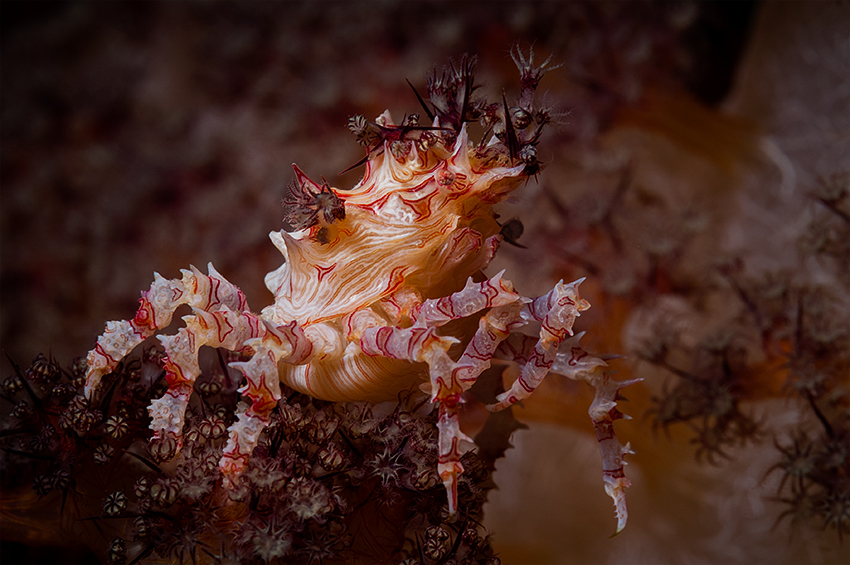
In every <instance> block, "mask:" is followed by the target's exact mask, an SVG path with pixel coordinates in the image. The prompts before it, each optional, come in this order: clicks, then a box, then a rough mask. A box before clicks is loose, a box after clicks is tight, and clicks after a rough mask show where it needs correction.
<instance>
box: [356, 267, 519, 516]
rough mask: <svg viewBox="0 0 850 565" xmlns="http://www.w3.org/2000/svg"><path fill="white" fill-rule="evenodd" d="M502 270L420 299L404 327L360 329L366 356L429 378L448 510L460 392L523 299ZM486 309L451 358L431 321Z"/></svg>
mask: <svg viewBox="0 0 850 565" xmlns="http://www.w3.org/2000/svg"><path fill="white" fill-rule="evenodd" d="M501 276H502V273H499V274H498V275H496V276H495V277H493V278H492V279H490V280H487V281H484V282H482V283H473V282H472V281H471V280H470V281H469V282H468V283H467V285H466V287H465V288H464V289H463V290H462V291H460V292H456V293H454V294H452V295H451V296H448V297H445V298H441V299H439V300H426V301H425V302H424V303H423V304H422V306H421V307H420V309H419V312H418V314H417V316H416V323H415V324H414V326H413V327H410V328H397V327H392V326H384V327H376V328H369V329H367V330H365V331H364V332H363V337H362V338H361V340H360V347H361V349H362V350H363V352H364V353H366V354H368V355H381V356H384V357H390V358H394V359H405V360H409V361H416V362H425V363H427V364H428V367H429V372H430V380H431V400H432V402H437V403H438V404H439V419H438V422H437V427H438V429H439V432H440V433H439V440H438V449H439V461H438V466H437V471H438V473H439V474H440V478H441V479H442V481H443V484H444V485H445V487H446V490H447V491H448V501H449V513H450V514H452V515H454V514H455V512H456V510H457V477H458V475H460V474H461V473H462V472H463V465H462V464H461V463H460V455H461V453H460V442H461V440H469V438H468V437H466V436H465V435H464V434H463V432H461V430H460V425H459V423H458V406H459V404H460V403H461V395H462V394H463V392H464V391H465V390H467V389H468V388H469V387H470V386H472V384H473V383H474V382H475V380H476V379H477V378H478V376H479V375H480V374H481V372H482V371H484V370H485V369H486V368H487V367H489V366H490V359H491V358H492V356H493V353H494V352H495V351H496V348H497V347H498V345H499V342H501V341H502V340H503V339H505V338H506V337H507V336H508V335H509V334H510V332H511V330H512V329H513V328H514V327H516V326H517V325H521V324H523V323H524V321H523V320H522V317H521V315H520V312H521V309H522V304H523V299H522V297H520V296H519V295H518V294H516V293H515V292H514V291H513V287H512V285H511V284H510V282H508V281H503V280H502V278H501ZM485 308H490V311H489V312H487V314H486V315H485V316H484V317H483V318H482V319H481V321H480V322H479V327H478V330H477V331H476V333H475V335H474V336H473V338H472V340H471V341H470V342H469V344H468V345H467V347H466V350H465V351H464V353H463V354H462V355H461V357H460V358H459V359H458V360H457V361H453V360H452V359H451V357H449V355H448V353H447V352H448V349H449V348H450V347H451V346H452V345H453V344H454V343H456V342H457V340H455V339H454V338H451V337H446V336H440V335H438V334H437V333H436V330H435V329H434V326H441V325H443V324H445V323H447V322H449V321H450V320H455V319H459V318H464V317H466V316H470V315H472V314H474V313H476V312H479V311H481V310H484V309H485Z"/></svg>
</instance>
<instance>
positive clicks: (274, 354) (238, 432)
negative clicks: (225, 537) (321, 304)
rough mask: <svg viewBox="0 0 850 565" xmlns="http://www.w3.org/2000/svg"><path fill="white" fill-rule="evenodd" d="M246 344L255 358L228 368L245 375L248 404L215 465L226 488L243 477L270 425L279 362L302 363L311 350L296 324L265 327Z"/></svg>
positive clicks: (276, 398)
mask: <svg viewBox="0 0 850 565" xmlns="http://www.w3.org/2000/svg"><path fill="white" fill-rule="evenodd" d="M245 345H246V346H248V347H251V348H253V349H254V350H255V351H256V352H255V353H254V356H253V357H252V358H251V360H250V361H245V362H236V363H230V366H231V367H235V368H237V369H239V370H241V371H242V372H243V373H244V374H245V377H246V381H247V382H246V384H245V385H244V386H243V387H242V388H240V389H239V392H240V393H242V395H243V396H244V397H245V398H247V399H248V400H249V401H250V404H248V405H244V404H243V405H242V406H240V408H239V410H238V412H237V418H236V422H234V423H233V425H232V426H230V428H229V436H228V439H227V445H226V446H225V447H224V451H223V454H222V457H221V461H219V464H218V465H219V468H220V469H221V472H222V475H223V476H224V484H225V486H228V485H231V484H232V483H234V482H235V481H236V479H237V478H238V477H239V475H241V474H242V471H243V470H244V468H245V466H246V465H247V464H248V459H249V458H250V456H251V453H252V452H253V451H254V448H255V447H256V446H257V443H258V442H259V439H260V433H262V431H263V430H264V429H265V428H266V426H268V424H269V416H270V414H271V411H272V410H273V409H274V408H275V406H277V403H278V401H279V400H280V398H281V393H280V378H279V376H278V369H277V364H278V362H279V361H281V360H283V361H286V362H287V363H302V362H304V361H305V360H307V359H308V358H309V357H310V355H311V353H312V350H313V347H312V345H311V343H310V341H309V339H308V338H307V337H306V336H305V335H304V332H303V330H302V329H301V327H299V326H298V325H297V324H296V323H295V322H290V323H289V324H288V325H285V326H278V327H274V326H272V325H271V324H267V325H266V331H265V332H264V335H263V336H262V337H256V338H253V339H249V340H247V342H246V343H245Z"/></svg>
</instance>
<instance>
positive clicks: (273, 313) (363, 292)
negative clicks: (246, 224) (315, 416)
mask: <svg viewBox="0 0 850 565" xmlns="http://www.w3.org/2000/svg"><path fill="white" fill-rule="evenodd" d="M409 147H410V150H409V152H408V153H407V154H406V155H404V156H402V158H401V159H397V158H396V157H394V156H393V155H392V154H391V153H390V151H385V152H383V153H382V154H381V155H380V156H378V157H377V158H376V159H375V160H373V161H369V162H367V164H366V173H365V175H364V177H363V180H362V181H361V182H360V183H359V184H358V185H357V186H355V187H354V188H353V189H351V190H348V191H343V190H338V189H331V190H333V191H334V193H335V194H336V195H337V196H338V197H339V198H340V199H341V200H342V202H343V203H344V206H345V217H344V218H343V219H341V220H337V221H334V222H332V223H330V224H328V223H326V222H320V223H319V224H316V225H314V226H312V227H310V228H307V229H303V230H300V231H297V232H294V233H291V234H290V233H286V232H285V231H281V232H272V233H271V234H270V235H271V239H272V241H273V242H274V244H275V245H276V246H277V247H278V249H280V251H281V253H282V254H283V256H284V259H285V262H284V264H283V265H282V266H281V267H280V268H279V269H277V270H276V271H273V272H271V273H269V274H268V275H267V276H266V285H267V286H268V288H269V290H271V291H272V292H273V293H274V295H275V304H274V305H273V306H270V307H269V308H266V309H265V310H263V313H262V315H263V317H264V318H266V319H270V320H273V321H274V322H275V323H278V324H284V323H288V322H291V321H293V320H294V321H296V322H297V323H298V324H299V325H300V326H301V327H303V328H305V331H306V332H307V333H308V334H309V335H310V336H311V337H313V338H314V340H315V339H320V340H322V341H323V344H324V345H325V347H326V351H325V352H324V354H323V355H321V356H320V357H318V358H314V359H313V360H312V361H311V362H310V363H308V364H303V365H292V364H281V373H280V375H281V380H282V381H283V382H284V383H286V384H287V385H289V386H290V387H292V388H294V389H296V390H299V391H300V392H304V393H306V394H310V395H311V396H314V397H317V398H321V399H323V400H332V401H359V400H369V401H380V400H392V399H395V398H396V397H397V394H398V392H400V391H401V390H404V389H406V388H409V387H410V386H411V385H412V384H413V383H415V382H417V381H423V380H425V379H427V374H428V372H427V367H426V366H425V365H424V364H413V365H412V364H411V363H410V362H405V361H400V360H396V359H389V358H386V357H376V356H370V355H364V354H363V353H362V352H361V351H360V348H359V347H358V345H357V338H358V337H359V334H360V333H361V332H362V330H363V328H364V327H369V326H371V327H375V326H379V325H388V324H393V325H399V324H405V323H406V325H410V318H411V316H412V315H413V314H414V312H412V311H411V309H415V308H416V307H417V305H418V303H420V302H421V300H422V299H428V298H435V297H440V296H446V295H448V294H451V292H453V291H456V290H458V289H459V288H460V287H461V286H462V284H463V281H465V280H466V278H467V277H468V276H470V275H472V274H474V273H475V272H477V271H478V270H480V269H482V268H484V267H486V266H487V264H488V263H489V262H490V259H491V258H492V256H493V253H494V252H495V251H496V247H497V246H498V243H499V241H500V240H501V237H500V236H498V235H496V234H497V233H498V230H499V225H498V224H497V223H496V222H495V219H494V217H493V212H492V209H491V203H492V202H493V201H498V200H500V199H501V198H502V197H503V196H504V194H506V193H507V192H509V191H510V190H513V189H514V188H515V187H516V186H517V185H518V184H519V182H520V181H521V180H522V178H524V177H523V176H522V169H523V167H522V166H517V167H495V168H494V167H481V169H480V170H477V169H476V166H475V164H476V163H475V161H476V159H475V155H470V151H469V148H468V142H467V136H466V130H465V128H464V130H463V131H462V132H461V134H460V135H459V136H458V137H457V140H456V142H455V145H454V151H449V150H447V149H446V148H445V147H444V146H442V145H436V146H435V147H432V148H430V149H429V150H427V151H421V150H419V149H417V147H416V145H415V144H412V143H411V144H409ZM296 175H297V176H298V183H300V184H314V188H315V189H318V185H315V183H312V181H310V180H309V179H307V178H306V176H304V175H303V173H302V172H301V171H300V170H299V169H297V168H296ZM320 234H321V240H320V239H319V236H320Z"/></svg>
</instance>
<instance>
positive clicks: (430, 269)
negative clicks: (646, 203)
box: [86, 53, 629, 531]
mask: <svg viewBox="0 0 850 565" xmlns="http://www.w3.org/2000/svg"><path fill="white" fill-rule="evenodd" d="M515 59H516V60H517V65H518V66H519V68H520V73H521V80H522V95H521V97H520V99H519V101H518V104H519V106H518V107H514V108H509V107H508V105H507V103H506V102H504V96H503V104H502V105H499V104H491V105H487V104H486V103H484V102H482V101H480V100H478V99H473V98H472V92H473V90H474V89H475V87H474V86H473V84H472V74H471V71H472V61H471V60H467V59H464V61H463V62H462V64H461V68H460V69H455V68H454V66H452V67H451V68H450V70H449V71H447V72H444V74H443V76H442V77H439V78H437V77H436V75H435V76H434V77H433V78H432V79H431V80H430V81H429V85H428V86H429V94H430V100H431V106H430V107H429V106H428V105H427V104H426V103H425V102H424V101H422V104H423V107H424V108H425V111H426V113H427V114H428V116H429V117H430V118H431V119H432V120H433V125H432V126H427V127H420V126H418V123H417V121H416V120H412V119H410V118H407V119H406V120H405V121H404V123H403V124H401V125H395V124H394V123H393V121H392V118H391V117H390V116H389V113H385V114H384V115H383V116H381V117H380V118H379V120H378V121H377V122H376V123H371V122H366V121H365V120H363V119H362V118H361V117H358V118H357V119H353V120H352V123H353V124H355V127H352V129H353V130H355V129H356V130H357V131H355V133H358V137H360V138H361V139H367V140H368V143H367V144H368V145H370V148H369V159H367V160H366V163H365V166H366V172H365V174H364V176H363V180H361V181H360V183H359V184H358V185H357V186H355V187H354V188H352V189H351V190H340V189H336V188H331V187H330V186H328V185H327V183H323V184H322V185H319V184H316V183H314V182H313V181H311V180H310V179H308V178H307V177H306V175H304V173H303V172H301V171H300V170H299V169H298V168H297V167H295V172H296V184H295V185H293V187H292V189H291V190H292V191H293V194H294V199H293V200H290V201H289V203H290V205H291V207H292V208H293V209H292V210H290V212H289V216H288V217H289V218H295V220H294V221H291V222H290V223H291V224H292V225H293V226H294V227H295V228H296V229H294V230H293V231H291V232H289V233H288V232H286V231H279V232H272V233H271V234H270V236H271V239H272V242H273V243H274V244H275V246H276V247H277V248H278V249H279V250H280V251H281V253H282V254H283V257H284V263H283V265H282V266H281V267H280V268H279V269H277V270H275V271H273V272H271V273H269V274H268V275H266V278H265V282H266V286H267V287H268V288H269V290H271V291H272V293H274V296H275V302H274V304H273V305H271V306H269V307H267V308H265V309H263V310H262V312H261V313H260V314H256V313H254V312H253V311H252V310H251V309H250V308H249V307H248V304H247V301H246V299H245V296H244V295H243V294H242V292H241V291H240V290H239V289H238V288H237V287H235V286H234V285H232V284H231V283H229V282H228V281H226V280H225V279H224V278H223V277H222V276H221V275H220V274H219V273H218V272H216V271H215V269H214V268H213V266H212V265H210V266H209V274H208V275H204V274H202V273H201V272H199V271H198V270H197V269H195V268H194V267H193V268H192V269H191V270H185V271H183V278H182V280H176V279H174V280H166V279H165V278H163V277H161V276H160V275H158V274H156V275H155V280H154V282H153V284H152V285H151V288H150V290H149V291H147V292H146V293H143V296H142V299H141V306H140V307H139V309H138V312H137V313H136V316H135V318H133V319H132V320H129V321H117V322H109V323H107V325H106V330H105V332H104V333H103V335H102V336H100V338H99V339H98V342H97V346H96V347H95V348H94V349H93V350H92V351H91V352H90V353H89V356H88V373H87V382H86V396H87V397H89V398H90V399H91V398H92V397H93V396H94V395H95V392H96V389H97V385H98V383H99V382H100V380H101V378H102V377H103V376H104V375H105V374H107V373H109V372H110V371H112V370H113V369H114V368H115V367H116V365H117V364H118V363H119V362H120V361H121V359H122V358H123V357H124V356H125V355H127V354H128V353H129V352H130V351H131V350H132V349H133V348H134V347H136V346H137V345H138V344H139V343H141V342H142V341H143V340H144V339H146V338H147V337H149V336H150V335H152V334H153V333H154V332H155V331H156V330H157V329H160V328H164V327H166V326H168V325H169V323H170V321H171V317H172V315H173V313H174V311H175V309H176V308H177V307H178V306H180V305H182V304H188V305H189V306H191V307H192V309H193V313H192V314H191V315H188V316H185V317H184V318H183V319H184V320H185V322H186V325H185V327H183V328H181V329H180V330H179V331H178V332H177V333H176V335H173V336H159V340H160V341H161V342H162V345H163V347H164V349H165V353H166V356H167V359H166V362H165V369H166V379H167V382H168V391H167V392H166V393H165V395H164V396H163V397H162V398H160V399H158V400H155V401H154V402H153V403H152V404H151V406H150V408H149V411H150V415H151V417H152V422H151V428H152V429H153V431H154V438H155V439H156V440H158V442H159V444H158V445H162V442H165V444H166V445H170V446H171V449H166V450H165V453H164V455H165V456H168V455H173V453H175V452H176V450H178V449H180V447H181V445H182V435H181V434H182V429H183V424H184V416H185V411H186V407H187V404H188V401H189V398H190V396H191V394H192V391H193V384H194V382H195V379H196V378H197V377H198V375H199V373H200V370H199V368H198V350H199V348H200V347H201V346H204V345H207V346H212V347H223V348H226V349H229V350H233V351H238V352H240V353H243V354H246V355H248V356H250V360H249V361H246V362H235V363H231V366H233V367H235V368H238V369H239V370H240V371H242V373H244V375H245V385H244V386H243V387H242V388H241V389H240V392H241V393H242V394H243V396H244V397H245V400H246V402H244V403H242V404H241V405H240V408H239V410H238V417H237V418H236V421H235V422H234V424H233V425H232V426H231V427H230V429H229V439H228V442H227V445H226V447H225V449H224V453H223V457H222V459H221V461H220V469H221V472H222V475H223V477H224V482H225V485H229V484H232V483H234V482H235V481H237V480H238V479H239V476H240V474H241V473H242V471H243V469H244V468H245V466H246V464H247V461H248V459H249V457H250V455H251V453H252V451H253V450H254V448H255V446H256V445H257V442H258V440H259V436H260V434H261V432H262V431H263V429H264V428H265V426H266V425H267V424H268V422H269V416H270V413H271V411H272V410H273V409H274V408H275V406H276V405H277V402H278V401H279V400H280V398H281V392H280V382H283V383H285V384H286V385H287V386H289V387H291V388H293V389H295V390H298V391H301V392H303V393H306V394H309V395H312V396H314V397H316V398H320V399H324V400H331V401H382V400H388V399H395V398H397V395H398V393H399V392H400V391H402V390H405V389H408V388H410V387H413V386H416V385H417V384H419V385H421V386H422V387H423V388H424V389H427V390H428V391H429V392H430V395H431V401H432V402H433V403H436V404H437V405H438V407H439V420H438V428H439V463H438V472H439V475H440V477H441V479H442V481H443V483H444V484H445V486H446V489H447V490H448V499H449V511H450V513H452V514H453V513H454V512H455V511H456V506H457V480H458V475H459V474H460V473H462V472H463V466H462V465H461V463H460V455H461V450H460V446H459V444H460V442H461V441H463V440H468V438H467V437H466V436H465V435H464V434H463V433H462V432H461V430H460V427H459V424H458V406H459V404H460V403H462V402H463V393H464V392H465V391H466V390H467V389H469V388H470V387H471V386H472V385H473V383H475V381H476V379H477V378H478V376H479V375H480V374H481V373H482V371H484V370H485V369H487V368H488V367H489V366H490V361H491V359H494V358H495V359H501V360H506V361H508V362H514V363H517V364H519V365H521V367H522V369H521V374H520V377H519V378H518V379H517V380H516V381H515V382H514V383H513V385H512V386H511V388H510V389H509V390H508V391H507V392H505V393H503V394H501V395H500V396H499V397H498V399H497V402H496V403H495V404H494V405H492V406H489V407H488V408H489V409H491V410H494V411H495V410H501V409H504V408H506V407H508V406H510V405H512V404H514V403H515V402H517V401H519V400H521V399H523V398H525V397H527V396H528V395H530V394H531V393H532V392H533V391H534V389H535V388H536V387H537V386H538V385H539V384H540V382H541V381H542V380H543V378H544V377H545V376H546V374H547V373H548V372H550V371H554V372H556V373H560V374H562V375H565V376H567V377H570V378H573V379H582V380H585V381H587V382H589V383H590V384H591V385H593V386H594V387H595V388H596V399H595V401H594V402H593V405H592V406H591V408H590V416H591V420H592V422H593V424H594V426H595V427H596V432H597V436H598V439H599V444H600V449H601V451H602V458H603V469H604V480H605V488H606V491H607V492H608V494H609V495H610V496H612V497H613V498H614V501H615V506H616V510H617V516H618V522H619V523H618V531H619V530H620V529H622V527H623V526H624V525H625V522H626V505H625V487H627V486H628V484H629V482H628V480H627V479H626V478H625V476H624V474H623V465H624V462H623V455H624V454H625V453H628V452H629V449H628V446H625V447H624V446H622V445H620V443H619V442H618V441H617V439H616V437H615V435H614V432H613V426H612V423H613V421H614V420H615V419H617V418H620V417H622V415H621V414H620V413H619V412H618V411H617V408H616V400H617V391H618V390H619V389H620V388H622V387H623V386H625V385H627V384H629V383H627V382H614V381H610V380H609V379H608V376H607V374H606V373H605V372H604V371H602V370H601V369H600V368H601V367H602V366H604V365H605V363H604V362H603V361H601V360H600V359H597V358H595V357H592V356H589V355H588V354H587V353H585V352H584V351H583V350H582V349H581V347H580V346H579V344H578V339H579V337H580V336H577V337H573V338H570V339H567V338H568V336H571V335H572V333H573V332H572V326H573V322H574V321H575V319H576V317H577V316H579V315H580V312H581V311H583V310H586V309H587V308H589V307H590V304H588V303H587V301H585V300H583V299H582V298H581V297H580V296H579V292H578V285H579V283H580V282H581V281H576V282H573V283H570V284H563V283H562V282H561V283H558V284H557V285H556V286H555V288H554V289H553V290H551V291H550V292H549V293H547V294H545V295H543V296H540V297H538V298H535V299H530V298H526V297H523V296H521V295H519V294H517V293H516V292H515V291H514V288H513V285H512V284H511V283H510V282H509V281H507V280H504V279H503V278H502V273H499V274H498V275H496V276H495V277H492V278H490V279H489V280H485V277H483V276H480V271H481V269H483V268H485V267H486V266H487V265H488V264H489V263H490V260H491V259H492V257H493V254H494V253H495V252H496V249H497V248H498V246H499V243H500V242H501V241H502V236H501V235H500V234H499V231H500V226H499V224H498V223H497V222H496V218H495V215H494V213H493V211H492V206H493V204H495V203H497V202H499V201H500V200H502V199H503V198H504V197H505V196H506V195H507V194H508V193H510V192H511V191H512V190H514V189H515V188H517V187H518V186H519V185H520V184H522V182H523V181H524V180H525V179H527V178H528V177H529V176H530V175H534V174H536V173H537V172H538V171H539V164H538V163H537V160H536V150H535V145H536V143H537V140H538V138H539V134H540V130H541V129H542V126H543V125H544V124H545V123H546V122H547V121H548V114H547V113H546V112H545V111H541V110H537V111H535V110H534V108H533V107H532V96H531V94H532V93H533V91H534V89H535V88H536V86H537V82H538V81H539V80H540V77H541V76H542V75H543V74H544V67H545V66H546V63H544V64H543V65H542V66H540V67H538V68H534V67H533V66H532V64H531V63H532V61H531V58H530V57H529V59H528V60H526V59H525V58H524V57H523V56H522V55H521V54H519V53H517V55H516V56H515ZM547 62H548V61H547ZM420 100H421V99H420ZM478 119H480V120H481V121H482V123H483V124H484V125H485V127H487V128H488V129H487V134H485V136H490V137H489V140H482V142H481V143H480V144H477V145H472V144H470V142H469V140H468V136H467V129H466V122H468V121H472V120H478ZM485 141H486V143H485ZM473 276H475V277H476V278H475V279H474V278H473ZM467 279H468V280H467ZM465 280H466V285H465V286H463V288H461V286H462V285H463V281H465ZM474 280H479V281H481V282H474ZM459 289H460V290H459ZM481 312H484V314H483V315H482V316H481V317H480V319H479V324H478V329H477V330H476V331H475V332H474V334H473V335H472V336H471V337H470V336H464V335H448V334H447V333H446V332H444V333H441V332H440V331H438V329H439V328H441V327H443V326H444V325H445V324H447V323H448V322H450V321H452V320H456V319H460V318H465V317H468V316H473V315H477V314H480V313H481ZM532 322H539V323H540V331H539V335H538V336H536V337H532V336H529V335H525V334H521V333H516V330H518V329H519V328H520V327H522V326H525V325H527V324H529V323H532ZM460 342H465V343H466V346H465V348H464V349H463V350H462V352H460V354H458V352H454V351H453V353H452V354H450V352H449V350H450V348H452V346H454V345H455V344H458V343H460ZM159 452H160V455H163V450H162V449H160V450H159Z"/></svg>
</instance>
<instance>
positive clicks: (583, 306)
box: [487, 279, 590, 412]
mask: <svg viewBox="0 0 850 565" xmlns="http://www.w3.org/2000/svg"><path fill="white" fill-rule="evenodd" d="M582 280H584V279H581V280H578V281H575V282H572V283H570V284H566V285H565V284H564V282H563V281H561V282H559V283H558V284H556V285H555V288H554V289H552V290H551V291H550V292H548V293H547V294H544V295H543V296H541V297H539V298H536V299H535V300H534V301H533V302H531V303H530V304H528V305H526V306H525V307H524V308H523V311H522V313H523V317H525V318H526V319H529V318H532V319H535V320H540V321H541V322H543V323H542V324H541V327H540V339H539V340H538V342H537V344H536V345H535V347H534V350H533V351H532V352H531V355H530V356H529V357H528V360H527V361H526V363H525V364H524V365H523V366H522V373H521V374H520V376H519V378H518V379H517V380H516V381H514V383H513V384H512V385H511V388H510V390H508V391H506V392H503V393H502V394H500V395H499V396H497V397H496V400H497V402H496V403H495V404H492V405H490V406H488V407H487V408H488V410H491V411H494V412H495V411H498V410H502V409H504V408H507V407H508V406H510V405H512V404H514V403H516V402H518V401H520V400H522V399H523V398H527V397H528V396H529V395H530V394H531V393H532V392H534V390H535V389H536V388H537V387H538V386H539V385H540V383H541V382H542V381H543V379H544V378H545V377H546V374H547V373H548V372H549V370H550V369H551V368H552V364H553V363H554V362H555V358H556V356H557V354H558V347H559V346H560V345H561V342H562V341H564V339H565V338H566V337H567V334H569V335H572V334H573V323H574V322H575V319H576V318H577V317H578V316H579V315H580V312H581V311H583V310H587V309H588V308H590V304H589V303H588V302H587V301H586V300H584V299H582V297H581V296H579V293H578V285H579V284H580V283H581V282H582Z"/></svg>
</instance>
